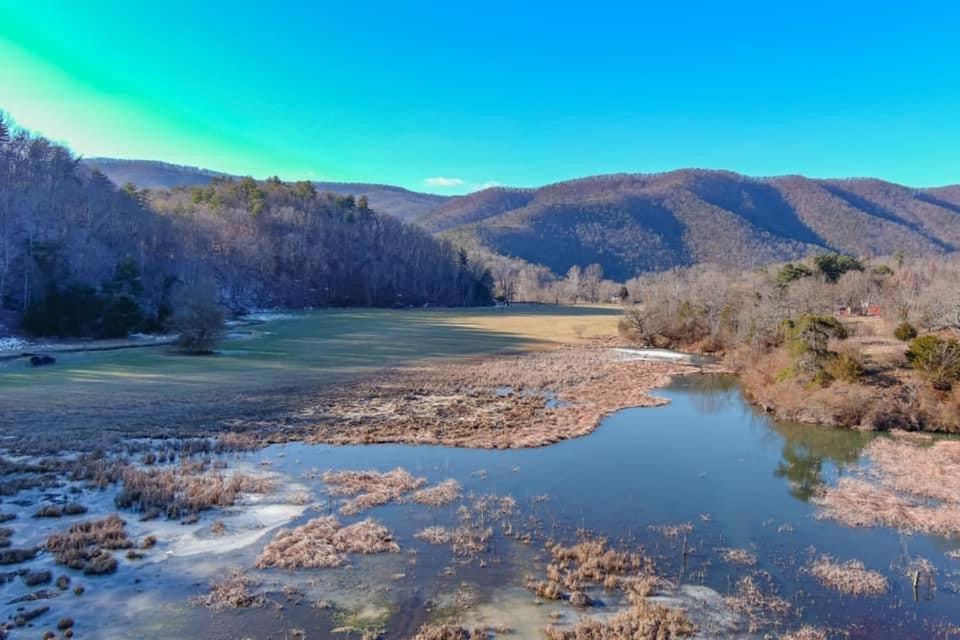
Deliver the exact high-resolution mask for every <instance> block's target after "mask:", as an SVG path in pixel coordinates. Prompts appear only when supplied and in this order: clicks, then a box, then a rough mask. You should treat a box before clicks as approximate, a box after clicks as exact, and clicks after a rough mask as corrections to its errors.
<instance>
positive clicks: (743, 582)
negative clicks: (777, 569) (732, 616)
mask: <svg viewBox="0 0 960 640" xmlns="http://www.w3.org/2000/svg"><path fill="white" fill-rule="evenodd" d="M724 601H725V602H726V604H727V606H728V607H729V608H730V609H731V610H733V611H735V612H737V613H741V614H743V615H745V616H746V617H747V620H748V622H749V629H750V631H751V632H756V631H758V630H759V629H760V628H761V627H762V626H763V625H764V624H766V623H768V622H769V621H770V620H771V619H776V618H778V617H782V616H784V615H786V614H787V613H789V612H790V609H791V606H790V603H789V602H787V601H786V600H784V599H783V598H781V597H780V596H778V595H776V593H775V592H774V586H773V580H772V579H771V578H770V575H769V574H767V573H765V572H758V573H756V574H755V575H752V576H743V577H742V578H740V579H739V580H737V585H736V590H735V591H734V593H733V594H732V595H729V596H727V597H726V598H724Z"/></svg>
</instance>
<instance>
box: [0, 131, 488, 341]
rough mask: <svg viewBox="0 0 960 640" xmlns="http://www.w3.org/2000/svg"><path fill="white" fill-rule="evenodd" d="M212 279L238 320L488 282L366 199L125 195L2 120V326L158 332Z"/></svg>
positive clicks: (466, 259)
mask: <svg viewBox="0 0 960 640" xmlns="http://www.w3.org/2000/svg"><path fill="white" fill-rule="evenodd" d="M204 282H210V283H213V284H214V286H213V287H212V288H210V289H209V290H211V291H213V292H214V294H215V295H216V297H217V300H216V302H218V303H219V304H221V305H223V306H224V307H226V308H228V309H231V310H235V311H240V310H244V309H249V308H257V307H271V306H284V307H322V306H331V305H351V306H398V305H402V306H408V305H425V304H437V305H483V304H490V303H491V302H492V294H491V289H492V284H493V283H492V278H491V276H490V274H489V272H488V271H487V269H486V267H485V266H484V265H483V264H482V262H481V261H480V260H478V259H477V258H476V257H475V256H473V255H468V253H467V252H465V251H463V250H461V249H459V248H458V247H456V246H455V245H454V244H452V243H451V242H447V241H442V240H438V239H436V238H434V237H432V236H431V235H430V234H428V233H427V232H425V231H423V230H421V229H419V228H416V227H413V226H412V225H408V224H405V223H403V222H401V221H399V220H396V219H394V218H391V217H389V216H386V215H381V214H379V213H377V212H376V211H374V210H373V209H371V208H370V206H369V203H368V202H367V200H366V198H363V197H361V198H359V199H355V198H353V197H352V196H337V195H334V194H329V193H320V192H318V191H317V190H316V189H315V188H314V185H313V184H312V183H310V182H297V183H285V182H282V181H280V180H279V179H277V178H271V179H268V180H265V181H257V180H254V179H252V178H243V179H239V180H232V179H216V180H214V181H213V183H212V184H210V185H209V186H206V187H193V188H183V187H181V188H174V189H171V190H169V191H166V190H141V189H138V188H137V187H136V186H135V185H131V184H128V185H126V186H124V187H123V188H117V187H116V186H115V185H113V184H112V183H111V182H110V181H109V180H108V179H107V178H106V176H105V175H103V173H101V172H100V171H98V170H97V169H96V168H93V169H91V168H87V167H85V166H84V165H82V164H81V163H80V162H79V159H78V158H77V157H76V156H74V155H73V154H72V153H71V152H70V151H69V150H68V149H66V148H64V147H63V146H60V145H57V144H54V143H52V142H50V141H49V140H47V139H45V138H43V137H42V136H37V135H33V134H31V133H30V132H29V131H26V130H23V129H18V128H16V127H14V126H13V125H12V123H11V121H10V120H9V119H8V118H6V117H5V116H3V115H2V113H0V325H2V324H7V325H16V324H21V325H22V328H23V329H24V330H25V331H26V332H28V333H33V334H36V335H59V336H97V337H116V336H121V335H126V334H127V333H128V332H130V331H135V330H151V331H154V330H162V329H163V328H164V327H166V326H167V325H168V323H169V321H170V318H171V317H172V315H173V314H174V311H175V309H174V307H175V305H176V303H177V300H178V297H179V295H180V292H181V291H182V290H183V289H185V288H188V287H194V286H195V285H198V284H200V283H204ZM200 288H201V289H204V287H200Z"/></svg>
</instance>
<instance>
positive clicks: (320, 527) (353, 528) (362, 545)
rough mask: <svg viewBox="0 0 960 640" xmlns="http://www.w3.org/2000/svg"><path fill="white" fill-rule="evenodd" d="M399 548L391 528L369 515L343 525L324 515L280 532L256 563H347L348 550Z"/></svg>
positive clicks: (314, 565) (284, 566)
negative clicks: (371, 518) (363, 518)
mask: <svg viewBox="0 0 960 640" xmlns="http://www.w3.org/2000/svg"><path fill="white" fill-rule="evenodd" d="M399 550H400V547H399V546H398V545H397V543H396V542H394V540H393V536H392V534H391V533H390V531H389V530H388V529H387V528H386V527H384V526H383V525H381V524H379V523H377V522H375V521H373V520H370V519H369V518H368V519H366V520H362V521H360V522H356V523H354V524H350V525H347V526H345V527H344V526H341V525H340V522H339V521H338V520H337V519H336V517H334V516H323V517H320V518H314V519H313V520H311V521H309V522H307V523H306V524H303V525H301V526H299V527H297V528H295V529H293V530H289V531H288V530H281V531H280V532H279V533H277V535H276V537H275V538H274V539H273V540H272V541H271V542H270V543H268V544H267V546H266V547H264V549H263V551H262V552H261V553H260V556H259V557H258V558H257V567H258V568H260V569H264V568H267V567H277V568H279V569H289V570H293V569H311V568H313V569H316V568H330V567H339V566H341V565H343V564H344V563H346V561H347V558H346V554H348V553H362V554H373V553H395V552H397V551H399Z"/></svg>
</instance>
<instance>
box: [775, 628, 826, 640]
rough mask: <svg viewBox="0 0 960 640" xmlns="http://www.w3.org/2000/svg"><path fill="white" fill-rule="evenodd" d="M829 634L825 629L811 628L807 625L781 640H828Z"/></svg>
mask: <svg viewBox="0 0 960 640" xmlns="http://www.w3.org/2000/svg"><path fill="white" fill-rule="evenodd" d="M827 639H828V636H827V632H826V631H824V630H823V629H819V628H817V627H811V626H809V625H805V626H803V627H800V628H799V629H797V630H796V631H791V632H790V633H788V634H786V635H785V636H782V637H781V638H780V640H827Z"/></svg>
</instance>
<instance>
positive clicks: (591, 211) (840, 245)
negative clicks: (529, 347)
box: [417, 169, 960, 280]
mask: <svg viewBox="0 0 960 640" xmlns="http://www.w3.org/2000/svg"><path fill="white" fill-rule="evenodd" d="M417 222H418V223H419V224H421V225H422V226H424V227H425V228H426V229H427V230H429V231H432V232H434V233H441V234H443V235H446V236H448V237H452V238H454V239H457V240H460V241H461V242H465V243H472V244H477V243H478V244H480V245H482V246H485V247H487V248H488V249H490V250H492V251H495V252H497V253H501V254H505V255H508V256H513V257H517V258H522V259H524V260H526V261H528V262H533V263H540V264H543V265H545V266H547V267H549V268H550V269H551V270H552V271H554V272H555V273H558V274H562V273H564V272H565V271H566V270H567V269H569V268H570V267H571V266H573V265H581V266H582V265H587V264H590V263H594V262H595V263H599V264H600V265H601V266H602V267H603V269H604V273H605V274H606V276H607V277H610V278H614V279H617V280H623V279H627V278H630V277H633V276H635V275H637V274H638V273H640V272H644V271H651V270H662V269H668V268H671V267H676V266H684V265H689V264H693V263H698V262H712V263H716V264H720V265H726V266H731V267H751V266H755V265H759V264H764V263H769V262H776V261H783V260H793V259H797V258H800V257H802V256H804V255H807V254H810V253H816V252H825V251H839V252H844V253H849V254H854V255H858V256H877V255H890V254H893V253H895V252H897V251H902V252H904V253H905V254H907V255H930V254H942V253H949V252H952V251H955V250H956V249H957V248H958V247H960V186H952V187H940V188H930V189H916V188H912V187H906V186H903V185H898V184H893V183H890V182H884V181H882V180H875V179H847V180H817V179H810V178H805V177H802V176H783V177H775V178H751V177H748V176H743V175H739V174H736V173H731V172H727V171H708V170H699V169H684V170H678V171H671V172H669V173H662V174H615V175H604V176H594V177H589V178H581V179H578V180H571V181H567V182H560V183H557V184H552V185H548V186H545V187H541V188H538V189H505V188H496V189H487V190H484V191H480V192H477V193H473V194H470V195H467V196H463V197H460V198H453V199H450V200H448V201H447V202H445V203H443V204H442V205H441V206H439V207H438V208H437V209H435V210H433V211H431V212H429V213H427V214H425V215H423V216H421V217H420V218H418V219H417Z"/></svg>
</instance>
